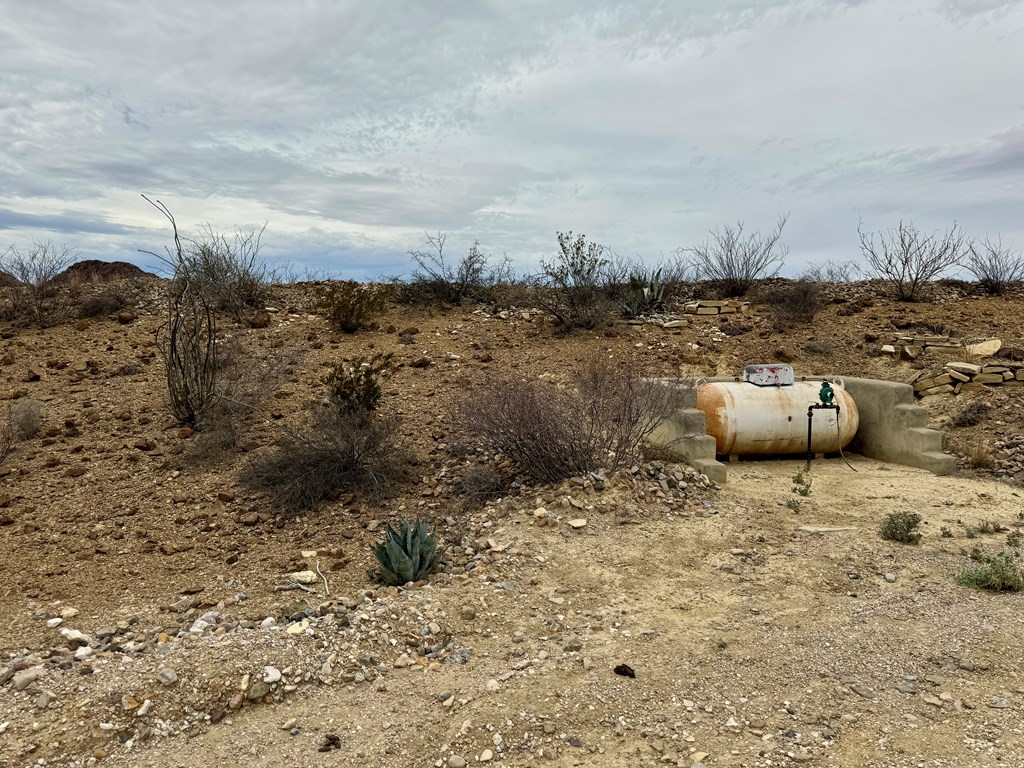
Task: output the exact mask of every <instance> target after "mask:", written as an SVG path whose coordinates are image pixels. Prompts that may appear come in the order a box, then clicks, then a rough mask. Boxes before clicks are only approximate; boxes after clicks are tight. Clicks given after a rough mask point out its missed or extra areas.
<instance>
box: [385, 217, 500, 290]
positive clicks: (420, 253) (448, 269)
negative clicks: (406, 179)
mask: <svg viewBox="0 0 1024 768" xmlns="http://www.w3.org/2000/svg"><path fill="white" fill-rule="evenodd" d="M426 238H427V246H428V248H427V249H426V250H416V251H409V257H410V258H411V259H412V261H413V264H414V265H415V266H414V268H413V271H412V275H411V277H410V278H409V280H408V281H407V282H404V283H401V284H400V288H399V293H398V298H399V300H400V301H404V302H409V303H417V304H432V303H440V304H456V305H457V304H461V303H463V302H465V301H487V302H489V301H493V300H494V299H495V289H496V288H497V287H498V286H499V285H503V284H506V283H510V282H512V281H513V280H514V275H513V272H512V262H511V261H509V259H508V257H507V256H506V257H502V258H501V259H499V260H497V261H494V260H492V257H491V256H490V255H488V254H486V253H484V251H483V250H482V249H481V247H480V243H479V241H477V242H474V243H473V245H471V246H470V248H469V251H468V252H467V253H466V255H465V256H463V257H462V258H461V259H458V260H457V261H456V262H455V263H452V262H451V261H449V260H448V257H447V256H446V255H445V252H444V248H445V244H446V243H447V240H448V234H447V233H446V232H438V233H436V234H433V235H432V234H430V233H427V235H426Z"/></svg>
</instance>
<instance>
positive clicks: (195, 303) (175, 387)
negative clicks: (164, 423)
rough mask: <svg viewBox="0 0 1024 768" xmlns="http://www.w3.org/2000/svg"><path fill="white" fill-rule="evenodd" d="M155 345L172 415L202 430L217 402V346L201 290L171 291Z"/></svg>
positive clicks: (210, 318) (208, 307) (214, 328)
mask: <svg viewBox="0 0 1024 768" xmlns="http://www.w3.org/2000/svg"><path fill="white" fill-rule="evenodd" d="M167 301H168V305H167V320H166V321H165V322H164V324H163V325H162V326H161V327H160V329H159V330H158V332H157V346H158V347H159V349H160V355H161V358H162V359H163V363H164V369H165V371H166V373H167V393H168V396H169V399H170V407H171V413H173V414H174V417H175V418H176V419H177V420H178V421H180V422H182V423H184V424H188V425H189V426H192V427H195V428H201V425H202V423H203V421H204V419H205V418H206V417H207V415H208V414H209V412H210V410H211V409H212V407H213V405H214V404H215V403H216V401H217V390H216V381H217V343H216V327H215V322H214V315H213V309H212V308H211V307H210V305H209V303H208V302H207V299H206V296H205V295H203V294H202V292H200V291H191V290H178V291H171V292H170V293H169V294H168V297H167Z"/></svg>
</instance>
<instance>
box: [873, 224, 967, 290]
mask: <svg viewBox="0 0 1024 768" xmlns="http://www.w3.org/2000/svg"><path fill="white" fill-rule="evenodd" d="M857 234H858V235H859V236H860V248H861V252H862V253H863V254H864V259H865V261H867V265H868V269H869V270H870V272H871V274H872V275H873V276H874V277H877V278H879V279H881V280H884V281H886V282H887V283H889V284H890V285H891V286H892V287H893V289H894V291H895V294H896V298H897V299H898V300H899V301H920V300H921V299H922V298H923V297H924V289H925V287H926V286H927V285H928V283H929V282H931V281H932V280H935V279H936V278H937V277H940V276H941V275H942V274H943V273H944V272H945V271H946V270H948V269H949V268H950V267H952V266H953V265H955V264H957V263H959V262H960V260H961V259H962V258H963V256H964V253H965V252H966V251H967V250H968V249H969V248H970V245H971V243H970V241H969V240H968V239H967V235H966V234H964V232H963V230H962V229H960V228H959V227H958V226H957V224H956V223H955V222H954V223H953V226H952V227H950V228H949V229H948V230H946V231H945V232H944V233H941V234H940V233H938V232H934V233H932V234H931V235H926V234H924V233H922V232H921V230H919V229H918V228H917V227H915V226H914V225H913V224H912V223H910V222H904V221H900V223H899V226H897V227H896V229H890V230H888V231H886V232H877V233H876V232H864V230H863V229H862V225H858V226H857Z"/></svg>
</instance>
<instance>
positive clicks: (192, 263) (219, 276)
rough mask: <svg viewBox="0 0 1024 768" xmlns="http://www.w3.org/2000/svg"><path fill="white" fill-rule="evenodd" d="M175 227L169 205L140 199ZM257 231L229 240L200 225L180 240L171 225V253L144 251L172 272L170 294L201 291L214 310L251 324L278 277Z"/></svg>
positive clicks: (261, 231) (260, 233)
mask: <svg viewBox="0 0 1024 768" xmlns="http://www.w3.org/2000/svg"><path fill="white" fill-rule="evenodd" d="M142 197H143V199H145V200H146V202H148V203H149V204H150V205H152V206H153V207H154V208H156V209H157V210H158V211H160V212H161V213H162V214H163V215H164V216H165V217H166V218H167V219H169V220H170V221H171V223H172V225H174V219H173V217H172V216H171V214H170V211H169V210H168V209H167V207H166V206H165V205H164V204H163V203H161V202H160V201H159V200H157V201H155V202H154V201H152V200H150V199H149V198H148V197H146V196H145V195H143V196H142ZM264 231H266V225H264V226H263V227H262V228H261V229H259V230H255V229H253V230H249V231H244V230H242V229H235V232H234V234H233V235H232V236H227V235H224V234H221V233H219V232H216V231H214V229H213V228H212V227H211V226H210V225H209V224H205V225H203V226H202V227H201V228H200V230H199V234H198V235H197V236H196V237H195V238H182V237H179V236H178V230H177V226H176V225H175V227H174V249H173V250H172V249H170V248H168V249H166V253H165V255H160V254H156V253H153V252H152V251H143V253H148V254H149V255H151V256H155V257H156V258H157V259H159V260H160V261H161V262H163V263H164V265H165V266H166V267H167V270H168V271H169V272H170V274H171V291H172V292H178V291H185V290H188V291H190V292H192V293H199V294H201V295H202V296H203V298H204V300H205V302H206V303H207V304H209V305H210V307H212V308H213V309H215V310H217V311H220V312H225V313H227V314H229V315H230V316H231V317H233V318H234V319H235V320H237V321H238V322H240V323H243V324H245V325H249V324H250V321H251V320H252V318H253V317H254V316H255V315H256V314H258V313H260V312H261V311H262V310H263V308H264V307H265V306H266V304H267V301H268V300H269V298H270V284H271V283H272V282H273V281H274V280H275V279H276V277H277V270H275V269H273V268H272V267H271V266H270V265H269V264H267V263H266V262H265V261H264V260H263V258H262V257H261V256H260V249H261V248H262V247H263V244H262V239H263V233H264Z"/></svg>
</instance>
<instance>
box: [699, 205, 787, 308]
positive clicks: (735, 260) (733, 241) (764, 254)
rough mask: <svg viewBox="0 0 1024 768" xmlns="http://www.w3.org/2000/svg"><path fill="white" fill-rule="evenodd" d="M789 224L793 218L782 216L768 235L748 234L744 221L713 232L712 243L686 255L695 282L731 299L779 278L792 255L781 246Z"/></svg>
mask: <svg viewBox="0 0 1024 768" xmlns="http://www.w3.org/2000/svg"><path fill="white" fill-rule="evenodd" d="M788 220H789V214H783V215H781V216H779V220H778V222H777V223H776V225H775V229H773V230H772V231H771V232H769V233H768V234H766V235H762V234H761V233H759V232H752V233H750V234H744V232H743V227H744V224H743V222H742V221H740V222H737V223H736V226H732V225H728V224H727V225H726V226H724V227H722V228H721V229H713V230H711V232H710V238H709V239H708V240H706V241H704V242H703V243H702V244H700V245H697V246H695V247H693V248H690V249H688V250H686V251H684V253H689V254H690V264H691V266H692V269H693V272H694V276H695V278H696V279H697V280H701V281H704V282H711V283H714V284H715V285H717V286H718V287H719V288H720V292H721V294H722V295H723V296H724V297H726V298H731V297H735V296H742V295H743V294H745V293H746V292H747V291H749V290H750V287H751V286H752V285H753V284H754V281H755V280H762V279H765V278H769V277H775V276H776V275H778V274H779V270H780V269H781V268H782V266H783V265H784V264H785V263H786V256H787V255H788V254H789V248H788V247H787V246H785V245H784V244H782V243H781V242H780V240H781V238H782V230H783V228H785V226H786V222H787V221H788Z"/></svg>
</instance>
